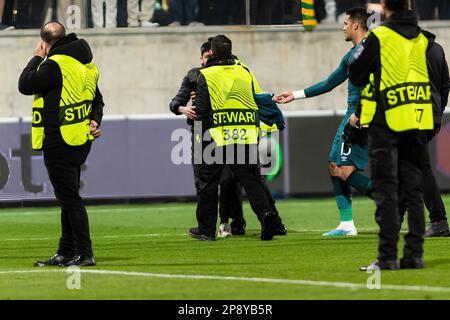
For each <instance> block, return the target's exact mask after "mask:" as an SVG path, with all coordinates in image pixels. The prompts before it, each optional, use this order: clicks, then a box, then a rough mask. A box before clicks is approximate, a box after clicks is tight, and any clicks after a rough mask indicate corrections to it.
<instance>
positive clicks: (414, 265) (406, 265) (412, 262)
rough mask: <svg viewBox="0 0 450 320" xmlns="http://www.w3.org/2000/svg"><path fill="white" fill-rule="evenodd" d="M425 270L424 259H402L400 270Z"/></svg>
mask: <svg viewBox="0 0 450 320" xmlns="http://www.w3.org/2000/svg"><path fill="white" fill-rule="evenodd" d="M423 268H425V263H424V262H423V258H403V259H400V269H423Z"/></svg>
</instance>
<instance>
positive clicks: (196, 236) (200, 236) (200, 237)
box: [189, 228, 216, 241]
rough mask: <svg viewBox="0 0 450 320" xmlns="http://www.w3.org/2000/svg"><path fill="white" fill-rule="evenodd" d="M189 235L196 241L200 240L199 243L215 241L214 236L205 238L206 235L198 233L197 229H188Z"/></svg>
mask: <svg viewBox="0 0 450 320" xmlns="http://www.w3.org/2000/svg"><path fill="white" fill-rule="evenodd" d="M189 235H190V236H191V237H192V238H194V239H197V240H201V241H215V240H216V237H215V236H212V237H211V236H207V235H206V234H203V233H201V232H200V229H199V228H190V229H189Z"/></svg>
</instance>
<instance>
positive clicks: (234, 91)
mask: <svg viewBox="0 0 450 320" xmlns="http://www.w3.org/2000/svg"><path fill="white" fill-rule="evenodd" d="M200 72H201V73H202V74H203V75H204V77H205V79H206V83H207V85H208V91H209V96H210V100H211V108H212V121H213V124H212V127H211V129H210V130H209V131H210V133H211V137H212V138H213V140H214V141H215V142H216V144H217V145H218V146H224V145H229V144H257V143H258V126H257V124H258V123H259V119H258V107H257V105H256V102H255V99H254V97H253V89H252V76H251V74H250V73H249V72H248V71H247V70H246V69H244V68H243V67H242V66H240V65H230V66H213V67H209V68H205V69H202V70H201V71H200Z"/></svg>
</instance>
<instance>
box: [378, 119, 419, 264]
mask: <svg viewBox="0 0 450 320" xmlns="http://www.w3.org/2000/svg"><path fill="white" fill-rule="evenodd" d="M425 150H426V135H425V134H422V133H420V132H419V131H408V132H404V133H395V132H393V131H391V130H390V129H388V128H386V127H380V126H372V127H371V128H370V130H369V155H370V159H371V169H372V183H373V198H374V200H375V203H376V206H377V209H376V213H375V219H376V222H377V223H378V225H379V227H380V231H379V234H378V236H379V244H378V259H379V260H396V259H397V255H398V254H397V253H398V252H397V250H398V249H397V243H398V240H399V234H400V228H401V221H403V214H404V212H405V211H406V210H407V212H408V227H409V231H408V233H407V234H406V235H405V247H404V252H403V257H404V258H421V257H422V256H423V242H424V234H425V216H424V208H423V202H422V188H421V182H422V169H423V165H424V164H423V159H424V152H425Z"/></svg>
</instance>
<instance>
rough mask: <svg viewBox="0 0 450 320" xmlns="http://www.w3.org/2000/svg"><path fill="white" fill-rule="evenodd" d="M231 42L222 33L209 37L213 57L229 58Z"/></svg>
mask: <svg viewBox="0 0 450 320" xmlns="http://www.w3.org/2000/svg"><path fill="white" fill-rule="evenodd" d="M231 49H232V43H231V40H230V39H228V38H227V37H226V36H224V35H223V34H220V35H217V36H215V37H214V38H212V39H211V51H212V53H213V56H214V57H215V58H230V57H231Z"/></svg>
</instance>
